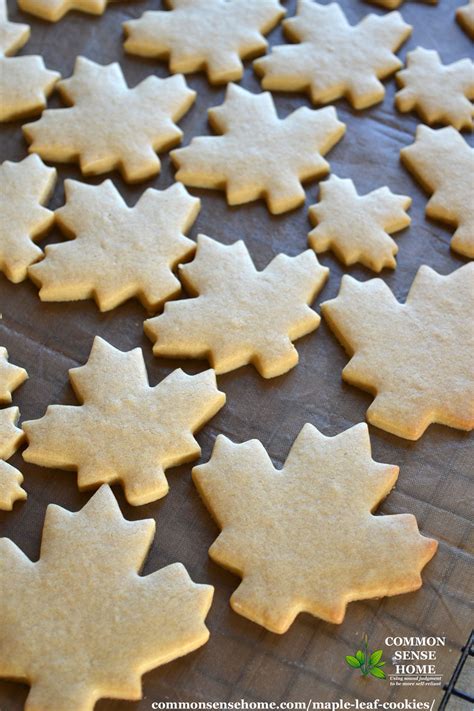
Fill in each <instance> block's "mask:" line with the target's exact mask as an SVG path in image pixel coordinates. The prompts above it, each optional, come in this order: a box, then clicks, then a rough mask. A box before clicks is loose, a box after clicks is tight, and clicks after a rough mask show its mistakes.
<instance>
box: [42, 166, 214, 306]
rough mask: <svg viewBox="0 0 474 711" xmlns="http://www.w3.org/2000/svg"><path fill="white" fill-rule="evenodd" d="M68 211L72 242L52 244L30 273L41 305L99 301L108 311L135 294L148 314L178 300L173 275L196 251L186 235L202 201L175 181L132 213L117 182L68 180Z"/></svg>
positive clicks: (61, 213) (61, 218) (62, 220)
mask: <svg viewBox="0 0 474 711" xmlns="http://www.w3.org/2000/svg"><path fill="white" fill-rule="evenodd" d="M64 187H65V192H66V205H65V206H64V207H62V208H60V209H59V210H56V213H55V215H56V221H57V222H58V223H59V226H60V227H61V229H62V230H63V232H64V233H65V234H66V235H67V236H68V237H72V238H74V239H72V240H71V241H70V242H63V243H60V244H54V245H49V246H47V247H46V249H45V254H46V256H45V259H44V260H43V261H42V262H40V263H39V264H35V265H34V266H33V267H31V269H30V270H29V275H30V277H31V279H32V280H33V281H34V282H35V284H37V285H38V286H40V287H41V288H40V292H39V295H40V298H41V300H42V301H75V300H77V299H88V298H91V297H92V298H94V299H95V300H96V302H97V304H98V306H99V308H100V310H101V311H108V310H109V309H113V308H115V307H116V306H118V305H119V304H121V303H123V302H124V301H126V300H127V299H129V298H131V297H132V296H137V297H138V298H139V299H140V301H141V302H142V303H143V305H144V306H145V307H146V308H147V309H148V310H149V311H156V310H157V309H158V308H160V307H161V306H162V304H163V303H164V302H165V301H166V300H167V299H171V298H174V297H176V296H178V295H179V294H180V292H181V284H180V282H179V280H178V279H177V278H176V277H175V276H174V274H173V269H174V268H175V267H176V266H177V264H178V262H180V261H182V260H183V259H186V258H188V257H189V256H191V255H192V254H193V252H194V250H195V249H196V245H195V243H194V242H192V241H191V240H190V239H187V237H185V236H184V234H183V232H186V231H187V230H188V229H189V228H190V227H191V226H192V224H193V222H194V220H195V219H196V217H197V214H198V212H199V205H200V201H199V200H198V199H197V198H193V197H191V196H190V195H189V194H188V193H187V192H186V190H185V188H184V187H183V186H182V185H181V184H179V183H175V184H174V185H172V186H171V187H170V188H168V189H167V190H162V191H159V190H153V189H152V188H149V189H148V190H147V191H146V192H144V193H143V195H142V196H141V198H140V199H139V200H138V202H137V203H136V205H135V206H134V207H128V205H126V203H125V202H124V200H123V198H122V196H121V195H120V193H119V192H118V190H117V189H116V188H115V186H114V184H113V183H112V181H111V180H107V181H105V182H104V183H102V184H101V185H97V186H93V185H86V184H85V183H78V182H76V181H75V180H66V181H65V184H64Z"/></svg>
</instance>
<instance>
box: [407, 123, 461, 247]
mask: <svg viewBox="0 0 474 711" xmlns="http://www.w3.org/2000/svg"><path fill="white" fill-rule="evenodd" d="M400 158H401V161H402V163H403V164H404V165H405V167H406V168H408V170H409V171H410V172H411V173H413V175H414V176H415V178H416V179H417V180H418V182H419V183H421V186H422V187H423V188H424V190H426V192H428V193H432V197H431V199H430V200H429V201H428V204H427V205H426V215H427V216H428V217H431V218H433V219H435V220H440V221H441V222H445V223H447V224H448V225H453V226H455V227H456V231H455V233H454V235H453V238H452V240H451V249H454V250H455V251H456V252H459V254H463V255H464V256H465V257H469V258H470V259H474V205H473V200H472V176H473V175H474V149H472V148H471V147H470V146H469V145H468V144H467V143H466V141H464V139H463V137H462V136H461V134H460V133H458V132H457V131H456V130H455V129H454V128H452V127H451V126H448V127H447V128H441V129H439V130H437V131H435V130H433V129H431V128H428V126H418V128H417V130H416V140H415V143H413V144H412V145H411V146H406V147H405V148H402V150H401V151H400Z"/></svg>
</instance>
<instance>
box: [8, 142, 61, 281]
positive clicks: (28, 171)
mask: <svg viewBox="0 0 474 711" xmlns="http://www.w3.org/2000/svg"><path fill="white" fill-rule="evenodd" d="M55 183H56V169H55V168H47V167H46V166H45V165H44V163H43V161H42V160H41V158H40V157H39V156H37V155H36V154H33V155H31V156H28V157H27V158H24V159H23V160H22V161H20V162H19V163H12V162H11V161H9V160H6V161H5V162H4V163H2V164H1V165H0V271H2V272H3V273H4V274H5V276H6V277H7V278H8V279H10V281H13V282H15V283H17V282H20V281H23V279H26V276H27V269H28V267H29V265H30V264H33V262H36V261H37V260H38V259H40V257H41V256H42V255H43V252H42V250H41V249H40V248H39V247H38V246H37V245H36V244H35V241H37V240H38V239H40V237H42V236H43V235H44V234H45V232H47V230H48V229H49V228H50V227H51V225H52V224H53V222H54V212H52V211H51V210H48V209H47V208H46V207H44V205H45V203H47V202H48V200H49V197H50V195H51V193H52V192H53V189H54V185H55Z"/></svg>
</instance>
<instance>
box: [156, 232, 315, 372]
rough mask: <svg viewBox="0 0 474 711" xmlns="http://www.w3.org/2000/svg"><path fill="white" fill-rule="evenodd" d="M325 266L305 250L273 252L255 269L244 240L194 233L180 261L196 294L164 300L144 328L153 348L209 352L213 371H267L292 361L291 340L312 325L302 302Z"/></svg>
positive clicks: (193, 354) (160, 352) (164, 352)
mask: <svg viewBox="0 0 474 711" xmlns="http://www.w3.org/2000/svg"><path fill="white" fill-rule="evenodd" d="M328 273H329V269H327V268H326V267H322V266H321V265H320V264H319V263H318V260H317V259H316V257H315V255H314V253H313V252H311V251H310V250H307V251H306V252H303V254H299V255H298V256H297V257H288V256H287V255H285V254H279V255H278V256H277V257H275V259H273V260H272V262H271V263H270V264H269V265H268V266H267V267H266V268H265V269H264V270H263V271H261V272H259V271H257V270H256V268H255V265H254V263H253V261H252V259H251V257H250V255H249V253H248V250H247V247H246V246H245V244H244V242H242V241H239V242H235V244H232V245H230V246H227V245H224V244H220V243H219V242H215V241H214V240H212V239H210V238H209V237H206V236H205V235H199V236H198V248H197V252H196V257H195V259H194V261H193V262H191V263H190V264H184V265H183V266H181V267H180V276H181V278H182V281H183V283H184V285H185V287H186V289H187V290H188V291H189V293H190V294H191V295H192V296H194V297H197V298H194V299H184V300H182V301H174V302H171V301H169V302H167V303H166V305H165V309H164V312H163V314H161V315H160V316H155V318H152V319H149V320H148V321H145V333H146V334H147V336H148V337H149V338H151V339H152V340H154V341H156V342H155V345H154V346H153V353H154V354H155V355H157V356H166V357H168V356H171V357H175V358H183V357H184V358H208V359H209V361H210V363H211V365H212V367H213V368H214V369H215V371H216V373H227V372H228V371H229V370H235V369H236V368H240V367H241V366H242V365H246V364H247V363H252V364H253V365H254V366H255V367H256V368H257V370H258V372H259V373H260V374H261V375H263V377H264V378H274V377H276V376H277V375H282V374H283V373H286V372H287V371H288V370H290V369H291V368H294V366H295V365H296V364H297V363H298V352H297V350H296V348H295V347H294V346H293V344H292V341H294V340H296V339H297V338H301V336H305V335H306V334H307V333H311V331H314V330H315V329H316V328H317V327H318V325H319V322H320V318H319V316H318V315H317V314H316V313H315V312H314V311H313V310H312V309H310V308H309V306H308V304H310V303H311V302H312V301H313V299H314V298H315V296H316V294H317V293H318V291H320V289H321V288H322V287H323V284H324V282H325V281H326V279H327V276H328Z"/></svg>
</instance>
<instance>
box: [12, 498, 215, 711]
mask: <svg viewBox="0 0 474 711" xmlns="http://www.w3.org/2000/svg"><path fill="white" fill-rule="evenodd" d="M154 534H155V522H154V521H153V520H152V519H145V520H142V521H128V520H126V519H124V518H123V516H122V513H121V511H120V509H119V507H118V504H117V502H116V500H115V497H114V495H113V494H112V492H111V490H110V488H109V487H108V486H102V487H101V488H100V489H99V491H98V492H97V493H96V494H95V495H94V496H93V497H92V498H91V499H90V500H89V502H88V503H87V504H86V505H85V506H84V507H83V508H82V509H81V510H80V511H78V512H74V513H73V512H71V511H67V510H66V509H63V508H61V507H60V506H56V505H54V504H50V505H49V506H48V508H47V510H46V517H45V521H44V527H43V537H42V541H41V553H40V559H39V560H38V561H37V562H35V563H33V562H32V561H31V560H30V559H29V558H27V557H26V556H25V554H24V553H23V552H22V551H21V550H20V549H19V548H18V547H17V546H16V544H15V543H13V541H11V540H10V539H8V538H2V539H0V579H1V580H2V595H1V597H0V618H1V620H2V645H1V649H0V676H2V677H5V678H8V679H18V680H21V681H24V682H26V683H27V684H29V685H30V687H31V688H30V693H29V695H28V699H27V702H26V706H25V708H26V709H35V710H37V711H40V710H41V711H43V710H44V711H46V710H48V711H51V710H52V709H55V710H57V711H59V709H62V710H63V711H93V708H94V705H95V702H96V701H97V700H98V699H100V698H103V697H109V698H114V699H128V700H130V701H138V700H139V699H141V698H142V687H141V676H142V674H144V673H145V672H147V671H149V670H150V669H154V668H155V667H158V666H160V665H162V664H166V663H167V662H170V661H172V660H173V659H176V658H177V657H181V656H183V655H185V654H189V653H190V652H192V651H194V650H195V649H198V648H199V647H201V646H202V645H203V644H205V643H206V642H207V640H208V639H209V630H208V629H207V627H206V625H205V619H206V616H207V613H208V611H209V608H210V606H211V602H212V596H213V592H214V588H213V587H211V586H210V585H198V584H196V583H194V582H193V581H192V580H191V578H190V577H189V575H188V573H187V571H186V568H185V567H184V566H183V565H182V564H181V563H174V564H172V565H168V566H166V568H162V569H161V570H157V571H155V572H154V573H151V574H147V575H140V574H139V573H140V570H141V568H142V567H143V563H144V561H145V558H146V557H147V554H148V551H149V549H150V546H151V544H152V541H153V537H154Z"/></svg>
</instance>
